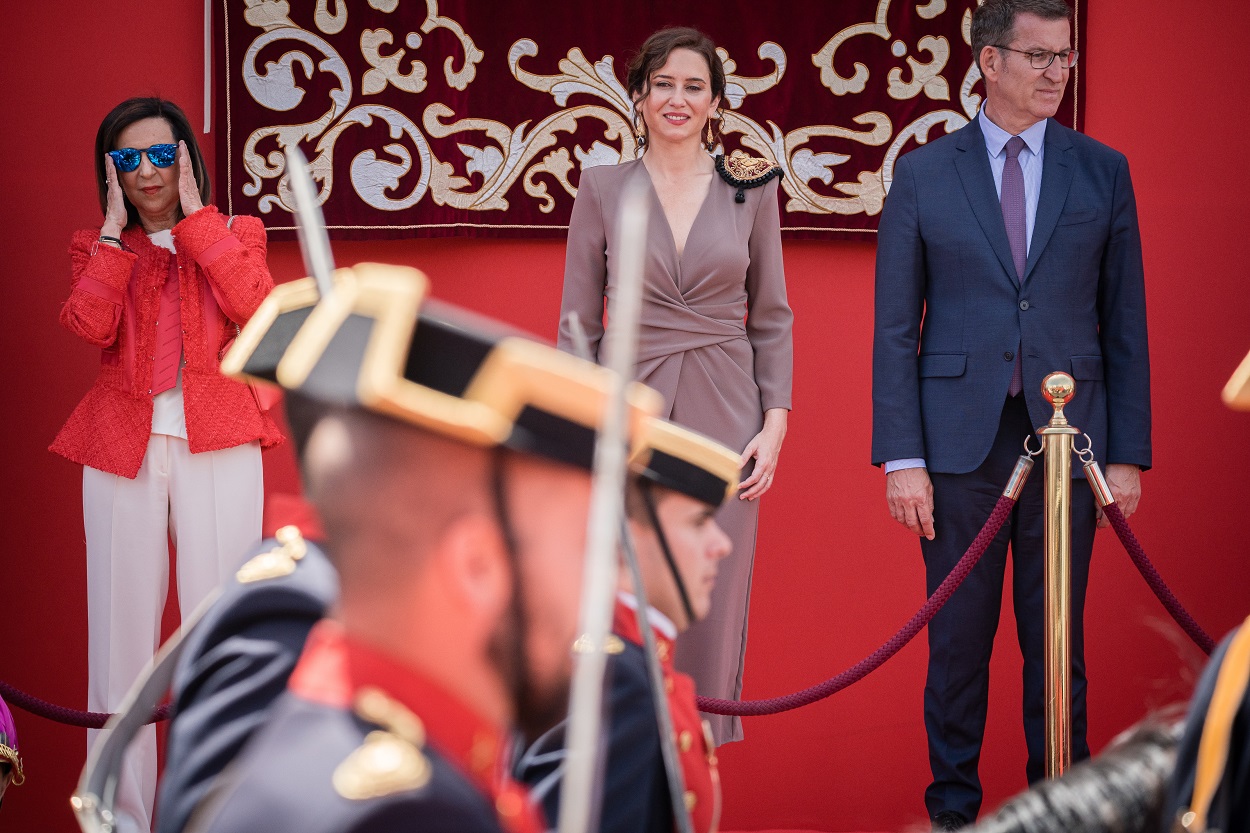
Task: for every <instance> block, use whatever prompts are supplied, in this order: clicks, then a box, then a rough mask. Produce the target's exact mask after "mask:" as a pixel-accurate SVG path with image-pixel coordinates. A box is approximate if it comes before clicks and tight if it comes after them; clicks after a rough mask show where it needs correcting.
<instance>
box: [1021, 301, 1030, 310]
mask: <svg viewBox="0 0 1250 833" xmlns="http://www.w3.org/2000/svg"><path fill="white" fill-rule="evenodd" d="M1028 308H1029V302H1028V301H1021V302H1020V309H1028Z"/></svg>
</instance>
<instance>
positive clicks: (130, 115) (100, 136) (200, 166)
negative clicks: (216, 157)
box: [95, 97, 212, 226]
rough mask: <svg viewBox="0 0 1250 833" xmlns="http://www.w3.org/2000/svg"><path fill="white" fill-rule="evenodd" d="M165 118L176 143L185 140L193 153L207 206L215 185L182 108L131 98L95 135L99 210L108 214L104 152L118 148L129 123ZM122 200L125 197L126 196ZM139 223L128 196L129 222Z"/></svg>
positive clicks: (109, 117)
mask: <svg viewBox="0 0 1250 833" xmlns="http://www.w3.org/2000/svg"><path fill="white" fill-rule="evenodd" d="M151 118H158V119H164V120H165V121H166V122H167V123H168V124H169V129H170V131H171V132H172V133H173V134H174V142H179V141H182V142H186V143H187V152H188V153H189V154H190V155H191V168H192V171H193V172H194V173H195V181H196V183H197V184H198V185H199V186H200V202H202V203H204V205H208V204H209V202H210V201H211V198H212V188H211V186H210V185H209V181H208V172H207V170H206V169H205V167H204V155H203V154H202V153H200V145H199V143H198V142H196V141H195V131H194V130H192V129H191V122H190V121H188V120H187V114H186V113H184V112H182V108H181V107H179V106H178V105H177V104H174V103H173V102H172V101H166V100H165V99H163V98H154V97H151V98H128V99H126V100H125V101H123V102H122V103H121V104H118V105H117V106H116V107H114V108H113V109H112V111H111V112H110V113H109V114H108V115H107V116H105V117H104V121H102V122H100V129H99V130H97V131H96V134H95V180H96V188H97V189H99V192H100V210H101V211H102V212H104V213H105V214H106V215H107V214H108V183H107V182H106V181H105V178H104V154H106V153H108V152H109V151H110V150H117V147H116V143H117V137H118V135H119V134H120V133H121V132H122V131H123V130H125V129H126V128H127V127H129V126H130V125H132V124H134V123H135V122H137V121H143V120H144V119H151ZM123 199H125V197H124V196H123ZM138 222H139V212H138V211H136V210H135V207H134V206H133V205H131V204H130V200H129V199H126V225H127V226H132V225H135V224H136V223H138Z"/></svg>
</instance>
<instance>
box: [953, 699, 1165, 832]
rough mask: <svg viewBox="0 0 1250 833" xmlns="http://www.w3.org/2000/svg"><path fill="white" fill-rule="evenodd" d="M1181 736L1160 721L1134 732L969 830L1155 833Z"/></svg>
mask: <svg viewBox="0 0 1250 833" xmlns="http://www.w3.org/2000/svg"><path fill="white" fill-rule="evenodd" d="M1178 733H1179V731H1178V729H1177V728H1176V727H1174V726H1169V725H1165V724H1162V723H1158V724H1149V725H1142V726H1138V727H1135V728H1133V729H1130V730H1129V731H1128V732H1125V733H1124V734H1123V735H1121V736H1120V737H1119V738H1117V739H1116V740H1115V741H1112V744H1111V747H1110V748H1109V749H1108V750H1107V751H1106V752H1103V753H1102V754H1101V755H1099V756H1098V757H1097V758H1094V759H1092V760H1087V761H1085V762H1083V763H1080V764H1077V765H1076V766H1074V767H1072V769H1070V770H1068V772H1067V773H1065V774H1064V775H1063V776H1062V777H1060V778H1056V779H1054V780H1050V781H1038V782H1037V783H1036V784H1034V785H1033V786H1032V787H1031V788H1030V789H1029V790H1027V791H1026V792H1023V793H1020V794H1019V795H1018V796H1016V797H1015V798H1013V799H1011V800H1010V801H1008V802H1007V803H1006V804H1004V805H1003V806H1002V807H1001V808H999V810H998V811H997V812H996V813H994V814H993V815H992V816H989V817H988V818H985V819H983V820H982V821H980V822H979V823H978V824H977V825H976V826H974V827H971V828H969V831H970V833H1156V831H1158V830H1159V825H1160V820H1161V819H1162V818H1163V794H1164V788H1165V786H1166V784H1167V779H1168V775H1169V774H1170V773H1171V772H1172V766H1173V763H1174V761H1175V760H1176V739H1177V735H1178Z"/></svg>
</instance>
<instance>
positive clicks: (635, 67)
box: [625, 26, 725, 102]
mask: <svg viewBox="0 0 1250 833" xmlns="http://www.w3.org/2000/svg"><path fill="white" fill-rule="evenodd" d="M674 49H689V50H690V51H691V52H697V53H698V54H700V55H702V56H703V60H705V61H707V65H708V69H709V70H710V71H711V73H712V77H711V78H709V79H708V84H709V85H710V86H711V89H712V98H721V97H722V96H723V95H724V93H725V65H724V64H723V63H721V59H720V55H717V54H716V44H714V43H713V42H712V39H711V38H709V37H708V36H707V35H705V34H703V33H702V32H700V31H699V30H698V29H691V28H690V27H688V26H674V27H672V28H669V29H661V30H660V31H658V32H655V33H654V34H652V35H651V37H649V38H647V40H646V41H645V42H644V43H643V45H642V46H641V47H640V48H639V50H638V53H637V54H636V55H634V57H633V60H631V61H630V62H629V71H628V72H627V73H626V75H625V89H627V90H628V91H629V97H630V99H631V100H632V101H634V102H637V101H638V100H639V99H641V98H644V97H645V96H646V95H647V93H649V92H651V74H652V73H654V72H656V71H658V70H659V69H660V67H662V66H664V63H665V62H666V61H667V60H668V56H669V55H671V54H672V53H673V50H674Z"/></svg>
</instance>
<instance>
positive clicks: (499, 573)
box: [438, 512, 514, 629]
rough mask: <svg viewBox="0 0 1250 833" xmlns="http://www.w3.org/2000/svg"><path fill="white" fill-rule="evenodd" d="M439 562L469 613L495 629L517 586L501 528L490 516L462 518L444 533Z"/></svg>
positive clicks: (447, 584) (447, 583) (481, 515)
mask: <svg viewBox="0 0 1250 833" xmlns="http://www.w3.org/2000/svg"><path fill="white" fill-rule="evenodd" d="M438 560H439V564H440V569H441V570H443V571H444V576H445V580H446V586H447V587H448V588H449V590H450V591H451V592H454V593H456V594H457V596H458V597H459V601H460V602H461V603H462V604H463V605H464V606H465V608H466V609H467V612H469V613H470V614H471V615H473V616H475V617H477V618H478V619H479V620H480V621H482V622H483V623H484V625H485V626H486V627H487V628H488V629H489V628H491V627H493V623H494V622H495V621H496V620H497V619H498V617H499V616H501V615H502V614H503V612H504V611H505V610H507V609H508V605H509V604H510V601H511V598H512V587H513V582H514V576H513V574H512V563H511V559H510V558H509V556H508V551H507V548H506V546H505V543H504V540H503V535H502V533H501V532H500V530H499V525H498V524H497V523H495V521H494V519H493V518H491V517H490V516H489V515H487V514H483V513H477V512H474V513H470V514H466V515H462V516H461V517H459V518H457V519H456V520H454V521H452V522H451V523H450V524H449V525H448V526H447V528H446V529H445V530H444V531H443V534H442V536H441V540H440V542H439V547H438Z"/></svg>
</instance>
